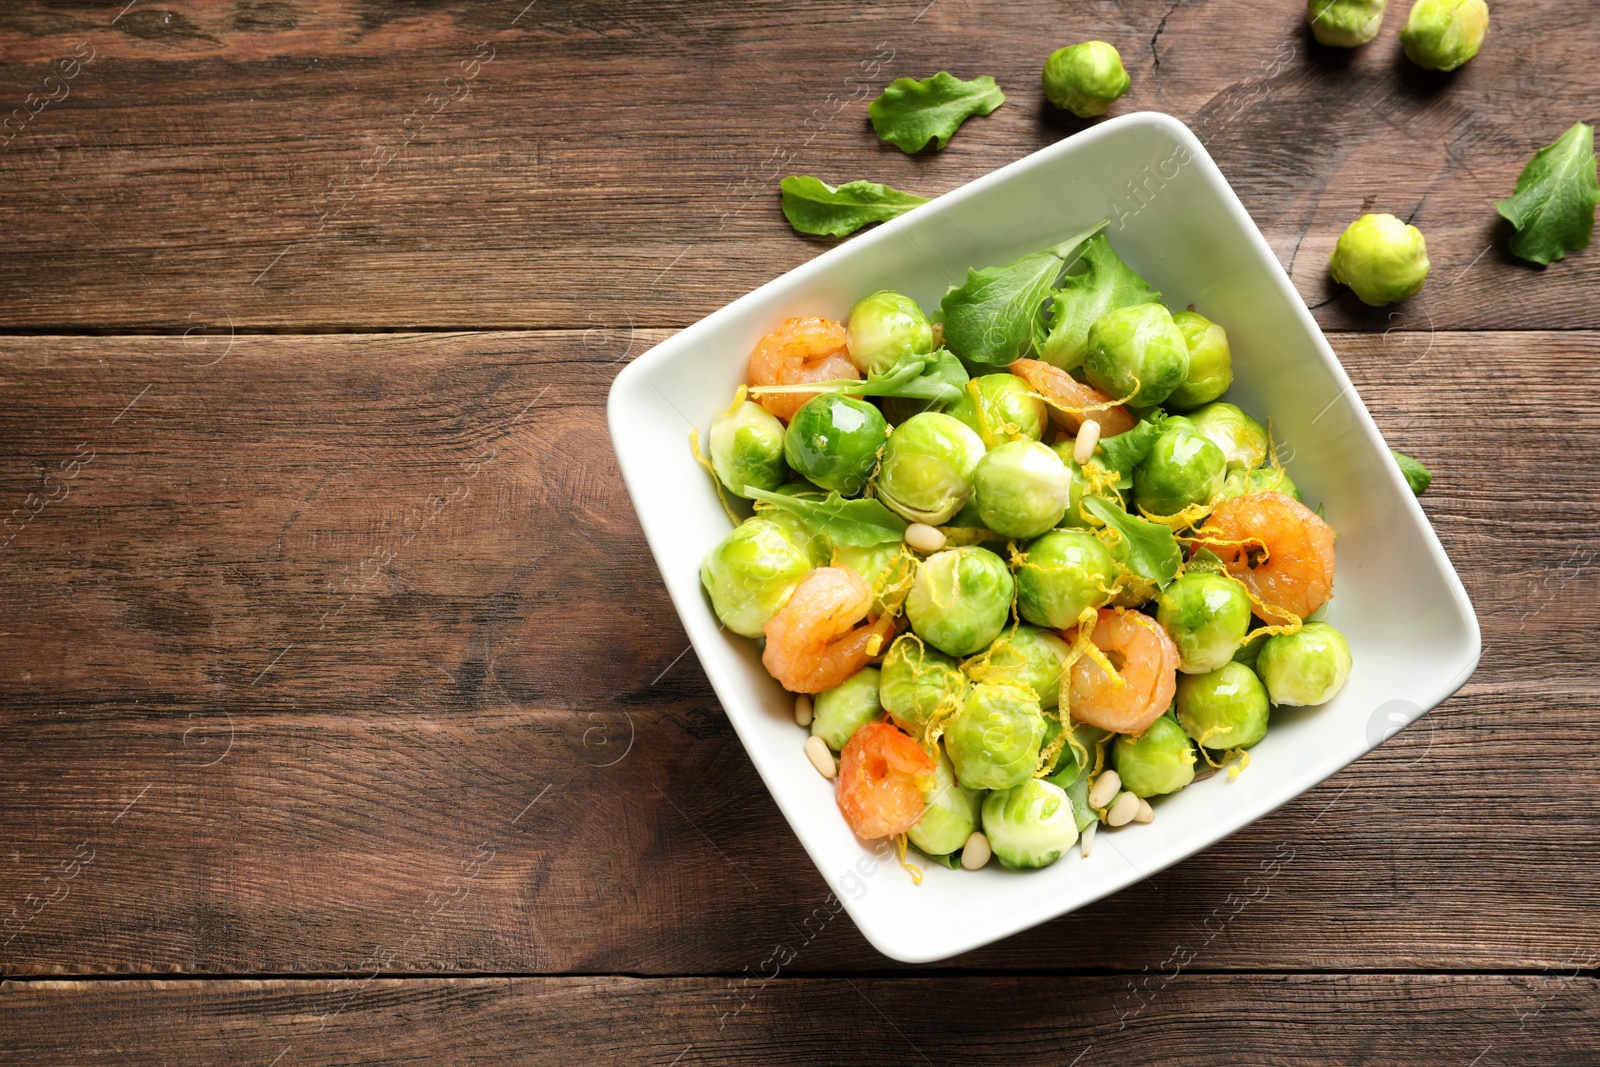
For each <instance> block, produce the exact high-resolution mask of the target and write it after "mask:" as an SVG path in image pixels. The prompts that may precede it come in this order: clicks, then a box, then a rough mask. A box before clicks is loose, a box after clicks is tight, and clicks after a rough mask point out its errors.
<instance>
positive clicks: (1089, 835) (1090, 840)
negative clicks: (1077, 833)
mask: <svg viewBox="0 0 1600 1067" xmlns="http://www.w3.org/2000/svg"><path fill="white" fill-rule="evenodd" d="M1099 825H1100V821H1099V820H1098V819H1096V820H1095V821H1094V822H1092V823H1090V824H1089V825H1088V826H1085V827H1084V828H1083V836H1082V837H1080V838H1079V839H1078V847H1079V848H1080V849H1081V850H1082V851H1083V858H1084V859H1088V858H1089V850H1090V849H1091V848H1093V847H1094V828H1095V827H1096V826H1099Z"/></svg>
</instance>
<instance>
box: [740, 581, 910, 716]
mask: <svg viewBox="0 0 1600 1067" xmlns="http://www.w3.org/2000/svg"><path fill="white" fill-rule="evenodd" d="M871 607H872V587H871V586H869V585H868V584H867V582H866V579H864V578H862V577H861V576H860V575H859V574H857V573H856V572H855V571H853V570H850V569H849V568H848V567H817V568H816V569H814V570H812V571H809V572H808V573H807V574H806V576H805V577H803V578H801V579H800V584H799V585H797V586H795V590H794V593H793V594H792V595H791V596H790V597H789V602H788V603H787V604H785V605H784V606H783V609H782V610H781V611H779V612H778V613H777V614H776V615H774V616H773V617H772V618H771V620H769V621H768V622H767V647H766V649H765V651H763V652H762V653H761V662H762V664H764V665H765V666H766V668H767V671H768V673H770V674H771V675H772V676H773V677H774V678H776V679H777V680H778V682H779V684H780V685H782V686H783V687H784V688H785V689H787V690H789V692H791V693H820V692H822V691H823V690H824V689H832V688H833V687H834V686H836V685H839V684H841V683H842V682H843V681H844V680H845V679H846V678H849V677H850V676H851V675H852V674H854V673H856V672H857V671H859V670H860V669H861V668H862V667H864V666H866V664H867V661H868V660H870V659H872V658H873V657H874V656H876V655H878V653H879V650H880V649H885V648H887V647H888V645H889V640H890V639H891V638H893V637H894V620H893V619H891V618H889V617H887V616H884V617H882V618H879V619H877V620H876V621H874V622H872V623H869V624H868V625H866V626H857V625H856V624H857V623H858V622H860V621H861V620H862V619H864V618H866V617H867V611H868V610H869V609H870V608H871Z"/></svg>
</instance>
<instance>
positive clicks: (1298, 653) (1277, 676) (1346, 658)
mask: <svg viewBox="0 0 1600 1067" xmlns="http://www.w3.org/2000/svg"><path fill="white" fill-rule="evenodd" d="M1350 667H1351V659H1350V645H1349V644H1348V643H1346V641H1345V639H1344V634H1342V633H1340V632H1339V631H1338V630H1335V629H1334V628H1333V627H1332V626H1329V625H1328V624H1327V623H1325V622H1308V623H1306V624H1305V625H1304V626H1302V627H1301V628H1300V629H1299V630H1298V631H1297V632H1295V633H1292V634H1275V635H1274V636H1272V637H1269V638H1267V643H1266V644H1264V645H1262V646H1261V655H1260V656H1259V657H1257V659H1256V673H1257V674H1259V675H1260V676H1261V680H1262V681H1263V682H1265V683H1266V686H1267V696H1269V697H1270V698H1271V699H1272V702H1273V703H1274V704H1278V705H1280V706H1287V707H1298V706H1301V705H1306V704H1323V703H1326V702H1327V701H1329V700H1332V699H1333V697H1334V694H1336V693H1338V692H1339V690H1340V689H1343V688H1344V683H1345V679H1346V678H1349V677H1350Z"/></svg>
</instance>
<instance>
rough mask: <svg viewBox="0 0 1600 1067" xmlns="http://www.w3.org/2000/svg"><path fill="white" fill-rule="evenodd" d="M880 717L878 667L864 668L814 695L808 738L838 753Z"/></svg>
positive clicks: (881, 710)
mask: <svg viewBox="0 0 1600 1067" xmlns="http://www.w3.org/2000/svg"><path fill="white" fill-rule="evenodd" d="M882 714H883V707H882V705H880V704H879V703H878V668H876V667H863V668H861V669H860V670H859V671H856V673H854V674H852V675H851V676H850V677H848V678H846V679H845V680H844V681H843V682H840V683H839V684H838V685H836V686H834V687H833V688H832V689H824V690H823V691H822V692H820V693H818V694H817V696H816V704H815V711H814V713H813V717H812V719H811V736H812V737H820V738H822V739H823V740H824V741H826V742H827V743H828V747H829V748H831V749H833V750H834V751H835V752H838V751H839V750H840V749H842V748H844V746H845V744H846V742H848V741H849V740H850V738H852V737H854V736H855V732H856V731H857V730H859V729H861V727H863V726H865V725H866V724H867V723H869V722H871V721H873V720H874V719H876V718H878V717H879V716H881V715H882Z"/></svg>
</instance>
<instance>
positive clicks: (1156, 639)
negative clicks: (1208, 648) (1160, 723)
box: [1068, 608, 1178, 734]
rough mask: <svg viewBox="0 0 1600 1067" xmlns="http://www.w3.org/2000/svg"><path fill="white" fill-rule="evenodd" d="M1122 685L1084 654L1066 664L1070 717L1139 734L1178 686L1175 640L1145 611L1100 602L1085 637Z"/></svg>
mask: <svg viewBox="0 0 1600 1067" xmlns="http://www.w3.org/2000/svg"><path fill="white" fill-rule="evenodd" d="M1089 639H1090V640H1091V641H1093V642H1094V645H1095V647H1096V648H1098V649H1099V650H1100V651H1101V652H1104V653H1105V655H1106V659H1108V660H1110V661H1111V665H1112V666H1113V667H1115V668H1116V669H1117V673H1118V674H1119V675H1121V676H1122V685H1121V686H1118V685H1117V681H1116V679H1115V678H1113V677H1111V675H1109V674H1107V673H1106V672H1105V669H1104V668H1103V667H1101V666H1100V664H1098V663H1096V662H1095V661H1094V660H1093V659H1091V658H1090V657H1088V656H1082V657H1080V658H1079V659H1078V661H1077V662H1076V663H1074V664H1073V665H1072V681H1071V683H1070V688H1069V689H1068V693H1069V700H1070V703H1071V706H1072V717H1073V718H1074V719H1076V720H1077V721H1078V722H1085V723H1088V724H1089V725H1090V726H1098V727H1100V729H1102V730H1110V731H1112V732H1113V733H1119V734H1139V733H1143V732H1144V730H1145V728H1146V727H1148V726H1149V725H1150V724H1151V723H1153V722H1155V721H1156V720H1157V719H1159V718H1161V715H1162V713H1163V712H1165V711H1166V710H1167V708H1168V706H1169V705H1171V703H1172V695H1173V694H1174V693H1175V692H1177V689H1178V646H1177V645H1175V644H1173V643H1172V638H1170V637H1168V636H1167V631H1166V629H1165V628H1163V627H1162V626H1161V624H1160V623H1158V622H1156V621H1155V620H1154V619H1152V618H1150V617H1149V616H1148V615H1141V614H1139V613H1138V612H1137V611H1124V610H1123V609H1121V608H1101V609H1100V615H1099V617H1098V618H1097V619H1096V620H1095V624H1094V633H1093V634H1091V635H1090V638H1089Z"/></svg>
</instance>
